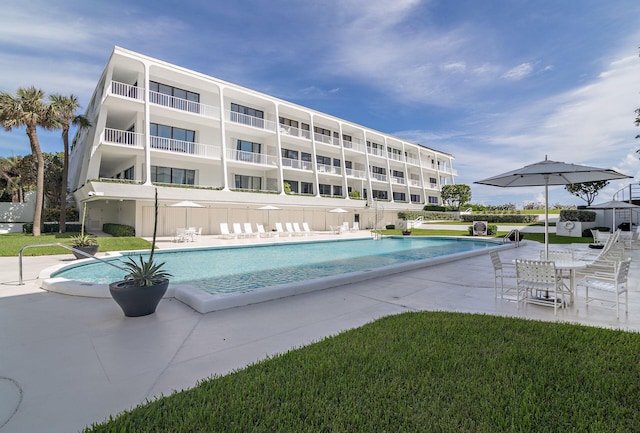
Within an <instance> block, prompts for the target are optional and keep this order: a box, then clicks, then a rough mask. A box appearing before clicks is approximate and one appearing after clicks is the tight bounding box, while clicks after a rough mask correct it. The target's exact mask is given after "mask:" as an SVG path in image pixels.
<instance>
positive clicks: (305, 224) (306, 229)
mask: <svg viewBox="0 0 640 433" xmlns="http://www.w3.org/2000/svg"><path fill="white" fill-rule="evenodd" d="M302 230H303V231H304V233H305V234H306V235H307V236H308V235H310V234H311V233H313V232H312V231H311V229H310V228H309V223H308V222H306V221H304V222H303V223H302Z"/></svg>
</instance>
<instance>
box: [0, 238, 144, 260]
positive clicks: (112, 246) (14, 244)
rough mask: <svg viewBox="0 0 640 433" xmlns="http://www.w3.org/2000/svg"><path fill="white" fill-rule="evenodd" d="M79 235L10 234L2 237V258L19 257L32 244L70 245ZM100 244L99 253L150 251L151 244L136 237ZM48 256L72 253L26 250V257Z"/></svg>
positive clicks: (56, 249)
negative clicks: (74, 237)
mask: <svg viewBox="0 0 640 433" xmlns="http://www.w3.org/2000/svg"><path fill="white" fill-rule="evenodd" d="M77 234H78V233H45V234H42V235H40V236H38V237H34V236H31V235H25V234H22V233H8V234H2V235H0V256H3V257H12V256H17V255H18V253H19V251H20V248H22V247H23V246H25V245H30V244H50V243H55V242H60V243H63V244H67V245H69V244H70V239H69V238H70V237H71V236H74V235H77ZM97 239H98V244H99V245H100V250H99V251H125V250H140V249H150V248H151V242H149V241H146V240H144V239H141V238H136V237H121V238H112V237H100V238H97ZM48 254H71V251H69V250H67V249H66V248H63V247H33V248H27V249H26V250H24V252H23V255H25V256H43V255H48Z"/></svg>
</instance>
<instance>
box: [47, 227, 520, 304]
mask: <svg viewBox="0 0 640 433" xmlns="http://www.w3.org/2000/svg"><path fill="white" fill-rule="evenodd" d="M445 237H448V236H445ZM451 238H456V237H453V236H451ZM300 242H305V241H303V240H301V241H300ZM495 243H496V244H497V246H496V247H495V248H491V249H490V251H502V250H506V249H511V248H516V244H515V243H506V244H505V243H499V242H497V241H496V242H495ZM261 245H268V244H261ZM243 246H244V247H247V246H248V245H242V246H241V245H238V246H235V245H234V246H225V247H224V248H229V247H231V248H236V247H243ZM213 248H215V247H213ZM199 249H212V247H196V248H193V247H191V248H184V249H181V250H182V251H187V250H191V251H193V250H199ZM173 251H175V250H173ZM490 251H489V250H486V249H481V250H472V251H465V252H461V253H454V254H448V255H445V256H439V257H432V258H428V259H422V260H414V261H409V262H403V263H396V264H393V265H388V266H382V267H379V268H371V269H364V270H360V271H354V272H347V273H344V274H338V275H331V276H327V277H321V278H316V279H312V280H304V281H299V282H294V283H287V284H279V285H275V286H267V287H261V288H258V289H249V290H244V291H241V292H235V293H220V294H211V293H207V292H206V291H203V290H201V289H198V288H195V287H193V286H191V285H188V284H177V283H170V284H169V288H168V290H167V292H166V294H165V295H164V298H175V299H177V300H179V301H180V302H182V303H184V304H185V305H187V306H189V307H191V308H193V309H194V310H195V311H197V312H198V313H201V314H206V313H210V312H213V311H220V310H226V309H229V308H236V307H243V306H246V305H251V304H257V303H260V302H267V301H271V300H275V299H281V298H286V297H289V296H295V295H300V294H304V293H309V292H314V291H318V290H325V289H329V288H333V287H338V286H342V285H346V284H351V283H357V282H362V281H366V280H370V279H374V278H379V277H382V276H387V275H394V274H399V273H402V272H407V271H411V270H414V269H419V268H426V267H430V266H435V265H439V264H442V263H448V262H452V261H456V260H462V259H465V258H468V257H474V256H478V255H482V254H488V253H489V252H490ZM136 252H137V251H126V254H127V255H129V254H135V253H136ZM143 252H147V251H146V250H144V251H143ZM123 255H124V254H121V253H119V252H110V253H109V254H108V257H109V258H111V257H118V256H123ZM91 260H92V259H82V260H77V261H76V262H75V263H74V264H78V265H80V264H82V263H83V262H87V261H91ZM65 267H69V264H68V263H66V264H60V265H56V266H52V267H49V268H46V269H44V270H42V272H40V274H39V276H38V278H39V279H40V280H41V284H40V286H41V287H42V288H43V289H44V290H47V291H49V292H54V293H59V294H64V295H70V296H83V297H92V298H110V297H111V293H110V292H109V285H108V284H96V283H86V282H80V281H77V280H70V279H67V278H61V277H53V278H51V274H53V273H55V272H57V271H59V270H60V269H62V268H65Z"/></svg>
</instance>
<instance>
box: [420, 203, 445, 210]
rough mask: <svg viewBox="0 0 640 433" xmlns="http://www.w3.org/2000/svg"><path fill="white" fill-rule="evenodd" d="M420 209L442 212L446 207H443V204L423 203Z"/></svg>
mask: <svg viewBox="0 0 640 433" xmlns="http://www.w3.org/2000/svg"><path fill="white" fill-rule="evenodd" d="M422 210H424V211H427V212H444V211H446V210H447V208H446V207H444V206H440V205H437V204H426V205H424V207H423V208H422Z"/></svg>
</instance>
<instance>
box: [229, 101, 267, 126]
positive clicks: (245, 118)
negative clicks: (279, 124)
mask: <svg viewBox="0 0 640 433" xmlns="http://www.w3.org/2000/svg"><path fill="white" fill-rule="evenodd" d="M230 114H231V116H230V119H231V121H232V122H237V123H242V124H245V125H250V126H255V127H257V128H264V120H263V119H264V111H261V110H257V109H255V108H251V107H245V106H244V105H239V104H235V103H233V102H232V103H231V113H230Z"/></svg>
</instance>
